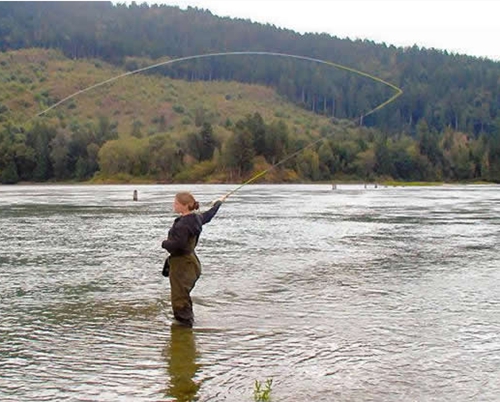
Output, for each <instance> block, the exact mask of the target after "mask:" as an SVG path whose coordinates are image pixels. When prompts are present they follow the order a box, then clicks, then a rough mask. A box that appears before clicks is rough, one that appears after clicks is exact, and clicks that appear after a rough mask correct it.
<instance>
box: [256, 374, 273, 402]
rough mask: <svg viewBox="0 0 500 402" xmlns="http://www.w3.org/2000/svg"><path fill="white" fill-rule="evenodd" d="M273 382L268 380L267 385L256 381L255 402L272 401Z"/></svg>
mask: <svg viewBox="0 0 500 402" xmlns="http://www.w3.org/2000/svg"><path fill="white" fill-rule="evenodd" d="M272 385H273V380H272V379H267V380H266V382H265V384H262V383H261V382H260V381H258V380H255V383H254V388H253V398H254V401H255V402H269V401H271V391H272Z"/></svg>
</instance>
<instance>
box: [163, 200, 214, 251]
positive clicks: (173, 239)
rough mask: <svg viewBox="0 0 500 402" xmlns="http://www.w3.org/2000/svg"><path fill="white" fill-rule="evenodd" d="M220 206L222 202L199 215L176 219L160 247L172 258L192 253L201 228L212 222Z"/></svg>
mask: <svg viewBox="0 0 500 402" xmlns="http://www.w3.org/2000/svg"><path fill="white" fill-rule="evenodd" d="M221 205H222V202H221V201H217V202H216V203H215V204H214V206H213V207H212V208H210V209H209V210H208V211H205V212H203V213H201V214H197V213H191V214H188V215H184V216H180V217H178V218H176V219H175V221H174V224H173V225H172V227H171V228H170V230H169V231H168V237H167V240H163V242H162V244H161V246H162V247H163V248H164V249H166V250H167V251H168V252H169V253H170V255H171V256H172V257H177V256H180V255H188V254H191V253H194V248H195V247H196V245H197V244H198V239H199V237H200V233H201V230H202V226H203V225H204V224H205V223H208V222H210V221H211V220H212V218H213V217H214V216H215V214H216V213H217V211H218V210H219V208H220V206H221Z"/></svg>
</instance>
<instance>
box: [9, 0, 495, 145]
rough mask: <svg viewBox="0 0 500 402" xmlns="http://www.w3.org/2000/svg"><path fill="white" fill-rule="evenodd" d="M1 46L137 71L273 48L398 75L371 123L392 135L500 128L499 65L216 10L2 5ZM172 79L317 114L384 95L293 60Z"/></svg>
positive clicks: (217, 63)
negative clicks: (223, 85) (261, 95)
mask: <svg viewBox="0 0 500 402" xmlns="http://www.w3.org/2000/svg"><path fill="white" fill-rule="evenodd" d="M0 27H1V29H0V49H1V50H2V51H10V50H16V49H23V48H31V47H41V48H52V49H58V50H60V51H62V52H63V54H64V55H66V57H68V58H70V59H99V60H103V61H107V62H109V63H112V64H113V65H114V66H117V67H120V68H124V69H129V70H130V69H133V68H134V66H136V65H137V64H136V62H135V61H133V60H132V61H131V60H130V58H131V57H133V58H147V59H150V60H160V59H161V58H164V57H171V58H178V57H182V56H189V55H197V54H206V53H212V52H231V51H273V52H280V53H288V54H295V55H301V56H309V57H313V58H318V59H322V60H326V61H332V62H336V63H339V64H342V65H344V66H347V67H351V68H354V69H357V70H360V71H363V72H367V73H370V74H373V75H375V76H377V77H380V78H382V79H385V80H387V81H389V82H392V83H393V84H395V85H396V86H398V87H401V88H402V89H403V91H404V94H403V96H402V97H401V98H399V99H398V102H396V103H394V104H391V105H390V107H387V108H384V109H383V110H381V111H380V112H379V113H376V114H373V115H371V116H370V117H369V118H367V119H365V120H364V122H363V123H364V125H366V126H369V127H376V128H378V129H380V130H383V131H384V132H387V133H389V134H391V135H396V136H397V135H398V134H399V133H405V134H408V135H411V136H413V137H415V136H416V135H417V132H418V126H419V124H425V125H427V127H428V128H429V130H431V131H433V132H437V133H439V134H440V135H441V134H443V133H444V131H445V130H446V129H448V128H449V129H452V130H454V131H460V132H463V133H466V134H467V135H468V136H471V137H474V138H475V139H477V138H478V137H479V136H481V135H483V134H485V135H487V136H491V135H496V133H498V132H499V131H500V116H499V111H500V80H499V79H498V77H500V62H494V61H491V60H486V59H478V58H474V57H469V56H464V55H458V54H449V53H447V52H443V51H438V50H434V49H425V48H422V49H421V48H418V47H416V46H414V47H411V48H396V47H394V46H387V45H385V44H377V43H373V42H371V41H368V40H366V41H352V40H349V39H339V38H336V37H333V36H330V35H326V34H321V35H318V34H305V35H301V34H298V33H296V32H293V31H290V30H284V29H278V28H276V27H274V26H271V25H263V24H257V23H251V22H250V21H247V20H239V19H230V18H220V17H216V16H214V15H212V14H211V13H210V11H208V10H200V9H196V8H188V9H187V10H180V9H179V8H177V7H172V6H167V5H148V4H146V3H144V4H137V3H134V2H133V3H131V4H129V5H126V4H112V3H110V2H0ZM162 73H163V74H166V75H168V76H170V77H172V78H182V79H186V80H191V81H192V80H203V81H210V80H228V81H239V82H245V83H250V84H260V85H266V86H269V87H272V88H274V89H276V90H277V91H278V93H280V94H281V95H282V96H285V97H286V98H287V99H289V100H290V101H292V102H294V103H296V104H298V105H300V106H301V107H304V108H306V109H309V110H312V111H314V112H315V113H317V114H322V115H327V116H331V117H335V118H337V119H342V118H355V117H356V116H357V115H359V114H360V111H362V110H365V109H366V106H367V104H369V105H370V104H377V103H379V102H380V101H381V99H385V98H386V94H385V93H382V92H381V91H380V89H379V88H377V87H374V85H373V84H372V83H371V82H369V81H366V80H363V79H360V78H359V77H356V76H355V75H353V74H348V75H346V74H339V73H337V72H332V69H321V68H318V66H312V67H311V66H310V65H307V64H300V63H296V62H289V61H287V60H282V61H279V60H276V59H269V58H253V59H252V60H251V62H250V61H249V60H248V59H244V58H234V59H227V60H222V59H213V60H207V61H206V62H200V63H193V64H191V65H188V64H183V65H179V66H177V67H175V68H172V69H165V70H162Z"/></svg>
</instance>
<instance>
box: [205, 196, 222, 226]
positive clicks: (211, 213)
mask: <svg viewBox="0 0 500 402" xmlns="http://www.w3.org/2000/svg"><path fill="white" fill-rule="evenodd" d="M221 205H222V201H221V200H217V201H215V204H214V205H213V207H212V208H210V209H209V210H208V211H205V212H203V213H202V214H201V222H202V224H203V225H204V224H205V223H208V222H210V221H211V220H212V218H213V217H214V216H215V214H216V213H217V211H218V210H219V208H220V206H221Z"/></svg>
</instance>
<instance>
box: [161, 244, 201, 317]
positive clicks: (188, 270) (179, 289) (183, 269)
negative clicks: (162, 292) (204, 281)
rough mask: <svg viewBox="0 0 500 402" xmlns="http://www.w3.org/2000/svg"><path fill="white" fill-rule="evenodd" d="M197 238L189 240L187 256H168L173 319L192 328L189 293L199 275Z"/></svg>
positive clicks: (192, 315) (191, 306)
mask: <svg viewBox="0 0 500 402" xmlns="http://www.w3.org/2000/svg"><path fill="white" fill-rule="evenodd" d="M197 240H198V239H197V237H194V236H193V237H191V238H190V239H189V249H190V250H191V252H190V253H189V254H184V255H179V256H175V257H174V256H170V258H169V263H170V274H169V279H170V295H171V301H172V310H173V312H174V317H175V319H176V320H177V321H179V322H180V323H182V324H184V325H187V326H190V327H191V326H193V322H194V314H193V302H192V300H191V295H190V293H191V291H192V290H193V288H194V285H195V284H196V281H197V280H198V278H199V277H200V275H201V264H200V260H199V259H198V257H197V256H196V254H195V252H194V248H195V247H196V243H197V242H198V241H197Z"/></svg>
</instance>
